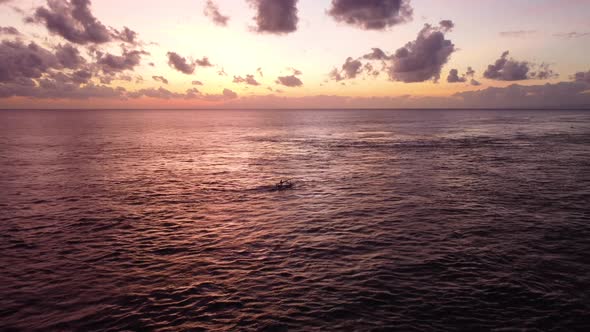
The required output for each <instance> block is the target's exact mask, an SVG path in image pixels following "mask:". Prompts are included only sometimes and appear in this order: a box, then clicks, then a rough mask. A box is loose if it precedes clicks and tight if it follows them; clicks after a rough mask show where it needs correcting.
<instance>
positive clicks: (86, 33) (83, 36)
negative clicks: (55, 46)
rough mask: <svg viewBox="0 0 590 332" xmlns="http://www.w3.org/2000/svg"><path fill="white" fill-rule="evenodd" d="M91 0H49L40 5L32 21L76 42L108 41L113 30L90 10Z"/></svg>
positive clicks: (98, 42)
mask: <svg viewBox="0 0 590 332" xmlns="http://www.w3.org/2000/svg"><path fill="white" fill-rule="evenodd" d="M90 5H91V1H90V0H71V1H67V0H47V6H48V7H49V8H46V7H38V8H37V9H36V11H35V14H34V15H33V17H32V18H30V19H29V21H30V22H37V23H43V24H44V25H45V27H46V28H47V30H49V31H50V32H51V33H54V34H57V35H60V36H61V37H63V38H64V39H66V40H68V41H70V42H72V43H76V44H88V43H96V44H100V43H106V42H109V41H111V32H110V31H109V29H107V27H106V26H104V24H102V23H101V22H100V21H98V20H97V19H96V18H95V17H94V15H92V12H91V11H90Z"/></svg>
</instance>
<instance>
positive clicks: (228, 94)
mask: <svg viewBox="0 0 590 332" xmlns="http://www.w3.org/2000/svg"><path fill="white" fill-rule="evenodd" d="M127 97H129V98H133V99H137V98H141V97H148V98H156V99H193V100H205V101H227V100H232V99H236V98H238V94H237V93H235V92H233V91H232V90H229V89H223V92H222V93H221V94H202V93H201V92H199V90H197V89H195V88H191V89H187V90H186V92H185V93H178V92H173V91H170V90H168V89H165V88H162V87H160V88H158V89H154V88H149V89H140V90H137V91H132V92H129V93H127Z"/></svg>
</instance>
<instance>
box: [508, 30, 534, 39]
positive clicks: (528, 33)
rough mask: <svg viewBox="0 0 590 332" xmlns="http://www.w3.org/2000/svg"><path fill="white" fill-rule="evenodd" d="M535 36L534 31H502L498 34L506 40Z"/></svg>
mask: <svg viewBox="0 0 590 332" xmlns="http://www.w3.org/2000/svg"><path fill="white" fill-rule="evenodd" d="M536 34H537V31H536V30H515V31H502V32H500V36H501V37H506V38H527V37H532V36H534V35H536Z"/></svg>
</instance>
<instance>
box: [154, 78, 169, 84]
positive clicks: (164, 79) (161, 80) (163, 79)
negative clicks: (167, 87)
mask: <svg viewBox="0 0 590 332" xmlns="http://www.w3.org/2000/svg"><path fill="white" fill-rule="evenodd" d="M152 78H153V79H154V81H157V82H161V83H164V84H168V80H167V79H166V78H165V77H164V76H152Z"/></svg>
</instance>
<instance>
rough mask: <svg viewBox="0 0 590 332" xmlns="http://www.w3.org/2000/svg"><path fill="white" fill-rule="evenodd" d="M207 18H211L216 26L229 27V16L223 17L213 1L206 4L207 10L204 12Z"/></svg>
mask: <svg viewBox="0 0 590 332" xmlns="http://www.w3.org/2000/svg"><path fill="white" fill-rule="evenodd" d="M203 13H204V14H205V16H207V17H209V18H210V19H211V20H212V21H213V22H214V23H215V24H217V25H220V26H227V21H229V17H228V16H224V15H221V13H220V12H219V7H218V6H217V4H215V3H214V2H213V1H211V0H207V2H206V3H205V9H204V10H203Z"/></svg>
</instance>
